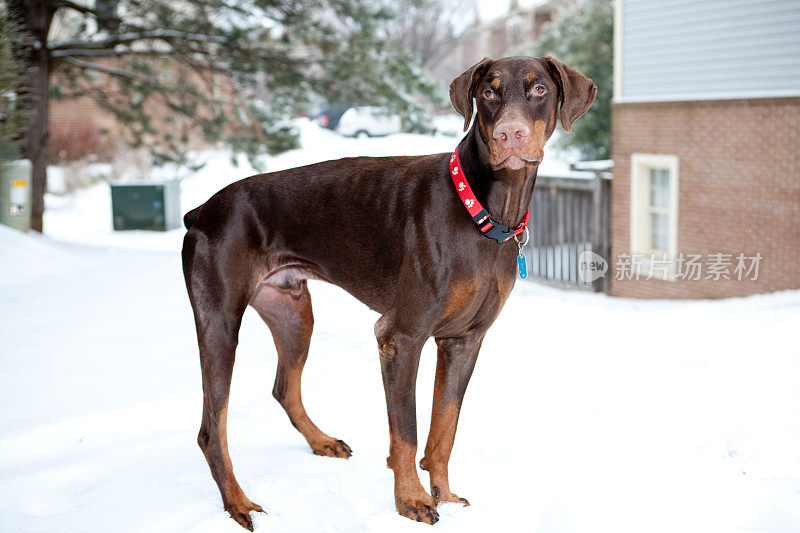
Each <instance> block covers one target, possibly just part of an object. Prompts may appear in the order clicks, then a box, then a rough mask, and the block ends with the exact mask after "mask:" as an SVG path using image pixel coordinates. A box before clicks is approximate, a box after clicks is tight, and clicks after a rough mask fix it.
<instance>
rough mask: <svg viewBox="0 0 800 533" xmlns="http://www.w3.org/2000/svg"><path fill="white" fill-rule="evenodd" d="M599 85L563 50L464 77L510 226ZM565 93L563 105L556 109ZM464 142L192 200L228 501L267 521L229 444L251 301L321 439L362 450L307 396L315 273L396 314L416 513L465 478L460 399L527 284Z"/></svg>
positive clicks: (381, 323)
mask: <svg viewBox="0 0 800 533" xmlns="http://www.w3.org/2000/svg"><path fill="white" fill-rule="evenodd" d="M596 93H597V88H596V87H595V85H594V83H592V80H590V79H589V78H587V77H586V76H584V75H583V74H581V73H580V72H578V71H577V70H575V69H573V68H571V67H569V66H567V65H564V64H562V63H560V62H559V61H556V60H555V59H552V58H549V57H539V58H531V57H508V58H504V59H500V60H497V61H494V60H491V59H488V58H484V59H483V60H481V61H480V62H478V63H477V64H475V65H474V66H472V67H471V68H469V69H468V70H467V71H466V72H464V73H463V74H461V75H460V76H458V77H457V78H456V79H455V80H453V82H452V83H451V84H450V99H451V102H452V104H453V107H454V108H455V110H456V111H457V112H458V113H459V114H461V115H462V116H463V117H464V120H465V122H464V129H465V130H466V129H467V128H468V127H469V124H470V121H471V119H472V116H473V100H474V101H475V102H476V105H477V114H476V117H477V118H476V119H475V121H474V124H473V126H472V128H471V129H470V130H469V133H468V134H467V135H466V136H465V137H464V139H463V140H462V141H461V143H460V144H459V145H458V148H457V156H458V159H459V160H460V162H461V175H462V176H465V177H466V179H467V180H468V183H469V186H470V187H471V188H472V190H473V191H474V195H475V197H476V198H477V200H478V201H479V202H480V204H482V205H483V206H485V208H486V210H488V212H489V213H491V215H492V216H493V217H494V218H492V219H491V220H492V221H493V222H495V223H496V225H497V226H498V227H500V226H506V227H509V228H516V227H517V226H518V224H519V223H520V220H521V219H522V218H523V215H524V214H525V213H526V210H527V208H528V205H529V204H530V201H531V195H532V193H533V186H534V182H535V181H536V171H537V167H538V165H539V163H540V162H541V160H542V157H543V148H544V144H545V142H546V141H547V140H548V138H549V137H550V135H551V134H552V133H553V130H554V129H555V127H556V116H557V114H558V116H559V118H560V120H561V124H562V126H563V128H564V130H566V131H567V132H569V131H570V130H571V128H572V124H573V122H574V121H575V120H576V119H577V118H578V117H580V116H581V115H583V114H584V113H585V112H586V111H587V110H588V109H589V107H590V106H591V105H592V102H593V101H594V99H595V95H596ZM559 105H560V111H559ZM450 159H451V154H438V155H429V156H419V157H357V158H348V159H341V160H338V161H326V162H323V163H317V164H314V165H309V166H305V167H300V168H295V169H291V170H285V171H281V172H274V173H270V174H261V175H258V176H253V177H250V178H247V179H244V180H241V181H238V182H235V183H233V184H231V185H229V186H227V187H225V188H224V189H222V190H221V191H219V192H218V193H216V194H215V195H214V196H212V197H211V198H210V199H209V200H208V201H207V202H206V203H205V204H203V205H201V206H200V207H198V208H196V209H194V210H192V211H190V212H189V213H187V215H186V217H185V218H184V221H185V223H186V227H187V228H188V232H187V233H186V237H185V238H184V242H183V271H184V275H185V277H186V286H187V289H188V291H189V299H190V300H191V304H192V309H193V310H194V316H195V322H196V326H197V337H198V343H199V346H200V364H201V368H202V374H203V419H202V425H201V427H200V433H199V435H198V438H197V441H198V443H199V445H200V448H201V449H202V450H203V453H204V454H205V457H206V460H207V461H208V465H209V466H210V468H211V474H212V475H213V476H214V480H215V481H216V482H217V485H218V486H219V490H220V493H221V494H222V501H223V504H224V506H225V509H226V510H227V511H228V512H229V513H230V515H231V517H232V518H233V519H234V520H236V521H237V522H238V523H239V524H241V525H242V526H244V527H246V528H248V529H250V530H252V529H253V523H252V520H251V517H250V511H262V509H261V507H260V506H259V505H257V504H255V503H253V502H252V501H250V500H249V499H248V498H247V496H245V494H244V492H243V491H242V489H241V487H240V486H239V484H238V483H237V481H236V478H235V477H234V475H233V467H232V466H231V460H230V457H229V455H228V444H227V436H226V418H227V410H228V394H229V391H230V383H231V372H232V370H233V363H234V354H235V351H236V345H237V343H238V332H239V326H240V324H241V320H242V314H243V313H244V311H245V309H246V308H247V306H248V305H250V306H252V307H253V308H255V310H256V311H257V312H258V314H259V315H260V316H261V318H262V319H263V320H264V321H265V322H266V323H267V325H268V326H269V329H270V331H271V332H272V336H273V338H274V341H275V345H276V347H277V351H278V370H277V375H276V377H275V387H274V389H273V392H272V394H273V396H274V397H275V398H276V399H277V400H278V401H279V402H280V404H281V405H282V406H283V408H284V409H285V410H286V413H287V414H288V415H289V419H290V420H291V422H292V424H293V425H294V426H295V427H296V428H297V429H298V430H299V431H300V433H302V434H303V436H304V437H305V438H306V440H307V441H308V443H309V445H310V446H311V449H312V450H313V451H314V453H315V454H318V455H327V456H331V457H349V456H350V455H351V450H350V447H349V446H348V445H347V444H345V443H344V442H343V441H341V440H337V439H335V438H333V437H330V436H328V435H327V434H325V433H323V432H322V431H320V429H319V428H318V427H317V426H316V425H315V424H314V423H313V422H312V421H311V420H310V419H309V417H308V415H307V414H306V411H305V408H304V407H303V403H302V400H301V395H300V376H301V373H302V371H303V365H304V364H305V362H306V357H307V355H308V346H309V339H310V338H311V331H312V327H313V324H314V319H313V316H312V313H311V297H310V295H309V292H308V288H307V285H306V280H308V279H318V280H324V281H327V282H329V283H333V284H336V285H338V286H339V287H342V288H344V289H345V290H346V291H348V292H349V293H350V294H352V295H353V296H355V297H356V298H358V299H359V300H360V301H361V302H363V303H365V304H366V305H368V306H369V307H370V308H372V309H374V310H376V311H377V312H378V313H380V314H381V317H380V319H379V320H378V321H377V323H376V324H375V336H376V338H377V341H378V352H379V355H380V362H381V372H382V374H383V384H384V388H385V391H386V404H387V409H388V413H389V432H390V436H391V444H390V448H389V457H388V459H387V463H388V466H389V468H391V469H392V470H394V479H395V483H394V497H395V504H396V506H397V510H398V511H399V512H400V514H401V515H403V516H406V517H408V518H412V519H415V520H417V521H422V522H427V523H429V524H434V523H436V522H437V521H438V514H437V512H436V506H437V504H438V503H439V502H461V503H463V504H464V505H467V504H468V503H467V501H466V500H465V499H464V498H459V497H458V496H456V495H455V494H453V493H452V492H451V491H450V485H449V483H448V476H447V463H448V461H449V458H450V451H451V449H452V447H453V440H454V438H455V433H456V424H457V422H458V416H459V411H460V408H461V402H462V399H463V397H464V392H465V390H466V388H467V383H468V381H469V379H470V376H471V374H472V370H473V368H474V366H475V360H476V358H477V356H478V351H479V349H480V346H481V342H482V341H483V337H484V335H485V334H486V331H487V329H488V328H489V326H490V325H491V324H492V322H494V320H495V318H497V315H498V313H499V312H500V309H501V308H502V307H503V304H504V303H505V300H506V298H507V297H508V295H509V293H510V292H511V288H512V287H513V285H514V280H515V273H516V261H515V258H516V256H517V252H518V250H517V246H516V245H515V244H514V242H506V243H501V242H500V241H501V239H497V238H496V236H494V237H493V238H491V239H487V238H486V236H487V235H485V234H483V233H482V230H481V228H480V227H479V226H477V225H476V222H477V219H473V217H472V216H470V214H469V213H468V212H467V210H466V209H465V205H470V204H469V203H468V202H462V200H461V199H460V198H459V195H458V193H457V191H456V188H457V187H456V186H455V185H454V181H453V180H452V179H451V172H452V171H451V169H450V167H449V161H450ZM430 337H434V338H435V339H436V344H437V346H438V361H437V365H436V378H435V390H434V398H433V411H432V414H431V426H430V434H429V436H428V442H427V445H426V446H425V456H424V458H423V459H422V460H421V461H420V466H421V467H422V468H423V469H425V470H427V471H428V472H429V473H430V486H431V493H430V494H428V493H427V492H426V491H425V489H424V488H423V487H422V484H421V483H420V480H419V477H418V476H417V470H416V465H415V459H416V454H417V422H416V405H415V390H416V377H417V369H418V366H419V358H420V351H421V349H422V345H423V344H424V343H425V341H426V340H427V339H428V338H430Z"/></svg>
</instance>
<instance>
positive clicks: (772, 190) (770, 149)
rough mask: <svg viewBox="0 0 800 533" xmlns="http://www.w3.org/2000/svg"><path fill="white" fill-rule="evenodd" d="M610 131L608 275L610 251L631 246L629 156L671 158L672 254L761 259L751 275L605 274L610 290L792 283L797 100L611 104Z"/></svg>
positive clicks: (796, 258)
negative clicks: (675, 173) (674, 176)
mask: <svg viewBox="0 0 800 533" xmlns="http://www.w3.org/2000/svg"><path fill="white" fill-rule="evenodd" d="M612 135H613V159H614V179H613V183H612V207H611V209H612V217H611V218H612V228H611V260H612V264H611V265H610V271H611V272H612V275H613V273H614V270H615V265H614V263H615V262H616V258H617V257H618V256H619V254H621V253H629V252H631V250H630V227H629V226H630V186H631V183H630V179H631V177H630V164H631V154H633V153H648V154H666V155H677V156H678V158H679V180H678V183H679V186H678V211H679V212H678V253H681V252H683V253H685V254H702V255H703V258H704V260H705V259H706V257H707V255H708V254H716V253H724V254H733V256H734V258H735V256H736V255H737V254H739V253H744V254H745V255H748V256H749V255H755V254H756V253H759V252H760V253H761V255H762V259H761V262H760V265H759V272H758V280H756V281H753V280H742V281H739V280H736V279H731V280H724V279H722V280H718V281H716V280H713V279H701V280H698V281H694V280H678V281H660V280H644V279H639V280H638V281H637V280H618V279H614V280H612V284H611V294H613V295H617V296H632V297H640V298H719V297H727V296H744V295H748V294H754V293H761V292H770V291H777V290H782V289H798V288H800V98H770V99H753V100H724V101H708V102H670V103H635V104H634V103H631V104H616V105H614V107H613V133H612ZM734 264H735V259H734ZM731 270H732V269H731ZM702 277H703V278H705V277H706V271H705V269H704V271H703V274H702ZM731 277H734V276H731Z"/></svg>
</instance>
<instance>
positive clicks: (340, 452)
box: [311, 438, 353, 459]
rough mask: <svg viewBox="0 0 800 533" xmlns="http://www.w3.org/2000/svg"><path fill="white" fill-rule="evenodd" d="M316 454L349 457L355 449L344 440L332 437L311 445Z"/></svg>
mask: <svg viewBox="0 0 800 533" xmlns="http://www.w3.org/2000/svg"><path fill="white" fill-rule="evenodd" d="M311 450H312V451H313V452H314V455H324V456H327V457H342V458H344V459H347V458H348V457H350V456H351V455H353V450H351V449H350V446H348V445H347V444H346V443H345V442H344V441H343V440H337V439H333V438H332V439H330V440H326V441H323V442H321V443H319V444H318V445H316V446H313V445H312V446H311Z"/></svg>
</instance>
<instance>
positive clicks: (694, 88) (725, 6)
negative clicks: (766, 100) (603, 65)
mask: <svg viewBox="0 0 800 533" xmlns="http://www.w3.org/2000/svg"><path fill="white" fill-rule="evenodd" d="M618 1H622V13H621V14H622V26H621V28H622V61H621V67H622V76H621V78H617V79H618V80H620V81H621V85H622V87H621V91H619V92H618V95H619V96H620V97H621V98H620V100H621V101H662V100H663V101H670V100H705V99H714V98H720V99H724V98H754V97H770V96H792V95H800V0H699V1H698V0H664V1H658V0H618Z"/></svg>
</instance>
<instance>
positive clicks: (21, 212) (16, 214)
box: [0, 159, 31, 233]
mask: <svg viewBox="0 0 800 533" xmlns="http://www.w3.org/2000/svg"><path fill="white" fill-rule="evenodd" d="M0 224H4V225H6V226H10V227H12V228H14V229H17V230H19V231H24V232H25V233H27V232H28V230H30V229H31V162H30V160H28V159H17V160H14V161H9V160H5V161H0Z"/></svg>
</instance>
